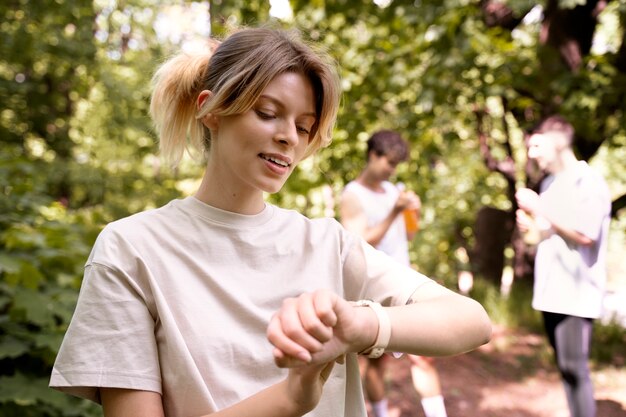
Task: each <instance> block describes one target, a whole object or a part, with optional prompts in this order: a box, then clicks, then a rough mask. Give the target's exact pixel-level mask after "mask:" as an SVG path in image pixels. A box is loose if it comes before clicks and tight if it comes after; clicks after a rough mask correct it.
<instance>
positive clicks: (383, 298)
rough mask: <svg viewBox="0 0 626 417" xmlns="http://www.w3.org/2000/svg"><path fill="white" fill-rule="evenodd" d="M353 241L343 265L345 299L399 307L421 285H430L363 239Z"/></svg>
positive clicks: (355, 237) (422, 277)
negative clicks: (370, 301)
mask: <svg viewBox="0 0 626 417" xmlns="http://www.w3.org/2000/svg"><path fill="white" fill-rule="evenodd" d="M352 239H353V242H352V244H351V245H350V246H349V248H348V253H347V256H346V258H345V261H344V265H343V273H344V293H345V296H346V299H348V300H350V301H354V300H359V299H370V300H373V301H377V302H379V303H381V304H382V305H385V306H399V305H404V304H406V303H407V302H408V301H409V299H410V297H411V296H412V295H413V293H414V292H415V291H416V290H417V288H418V287H419V286H420V285H422V284H424V283H426V282H432V280H431V279H430V278H428V277H426V276H424V275H422V274H420V273H419V272H417V271H415V270H414V269H412V268H410V267H409V266H405V265H403V264H401V263H399V262H397V261H395V260H394V259H393V258H391V257H390V256H388V255H387V254H385V253H384V252H382V251H379V250H377V249H375V248H374V247H372V246H371V245H369V244H368V243H367V242H366V241H365V240H363V239H362V238H360V237H358V236H352Z"/></svg>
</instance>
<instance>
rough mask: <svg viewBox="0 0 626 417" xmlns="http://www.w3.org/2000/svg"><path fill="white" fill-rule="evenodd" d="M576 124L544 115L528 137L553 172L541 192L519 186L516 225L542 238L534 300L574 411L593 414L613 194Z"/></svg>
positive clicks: (579, 415)
mask: <svg viewBox="0 0 626 417" xmlns="http://www.w3.org/2000/svg"><path fill="white" fill-rule="evenodd" d="M573 139H574V127H573V126H572V125H571V124H570V123H569V122H568V121H567V120H566V119H565V118H563V117H562V116H560V115H554V116H550V117H548V118H546V119H545V120H543V121H542V122H541V123H540V124H539V126H538V127H537V128H536V129H535V130H534V131H533V132H532V134H531V135H530V137H529V139H528V157H529V158H530V159H532V160H533V161H535V162H536V163H537V164H538V166H539V168H541V169H542V170H544V171H545V172H547V173H548V174H549V175H548V176H547V177H546V178H545V179H544V180H543V181H542V183H541V190H540V193H539V194H537V193H536V192H534V191H533V190H530V189H528V188H522V189H520V190H518V191H517V193H516V199H517V203H518V205H519V209H518V210H517V224H518V227H519V229H520V231H522V232H524V233H527V234H528V235H530V236H536V240H537V254H536V257H535V280H534V288H533V300H532V306H533V308H534V309H536V310H539V311H541V312H542V314H543V318H544V325H545V329H546V333H547V335H548V339H549V341H550V344H551V345H552V347H553V350H554V353H555V356H556V361H557V366H558V369H559V371H560V373H561V377H562V380H563V384H564V387H565V393H566V396H567V402H568V405H569V409H570V413H571V416H572V417H593V416H595V414H596V405H595V400H594V397H593V386H592V382H591V376H590V371H589V365H588V360H589V350H590V345H591V333H592V327H593V320H594V319H597V318H599V317H600V315H601V313H602V300H603V296H604V290H605V286H606V249H607V242H608V240H607V238H608V232H609V222H610V212H611V199H610V195H609V190H608V187H607V185H606V183H605V181H604V179H603V178H602V177H601V176H600V175H599V174H597V173H595V172H594V171H593V170H592V169H591V168H590V167H589V165H587V163H586V162H584V161H579V160H578V159H577V158H576V156H575V154H574V151H573V150H572V142H573Z"/></svg>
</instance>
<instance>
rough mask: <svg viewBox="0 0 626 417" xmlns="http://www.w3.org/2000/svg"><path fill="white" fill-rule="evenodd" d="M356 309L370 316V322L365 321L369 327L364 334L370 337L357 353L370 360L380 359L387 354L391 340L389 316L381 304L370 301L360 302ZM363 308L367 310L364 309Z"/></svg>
mask: <svg viewBox="0 0 626 417" xmlns="http://www.w3.org/2000/svg"><path fill="white" fill-rule="evenodd" d="M355 307H358V308H359V309H360V310H361V311H362V313H365V314H367V315H368V316H369V319H368V320H364V323H368V324H369V325H368V326H367V328H365V329H364V332H363V333H364V334H366V335H368V336H367V338H366V339H365V345H361V346H360V347H359V349H358V350H357V352H358V353H359V354H360V355H367V356H368V357H369V358H379V357H380V356H382V354H383V353H384V352H385V349H386V348H387V346H388V345H389V340H390V339H391V322H390V321H389V316H388V314H387V312H386V311H385V309H384V308H383V307H382V306H381V305H380V304H379V303H376V302H373V301H370V300H359V301H357V302H356V304H355ZM362 307H366V308H365V309H362ZM372 313H373V314H372ZM372 335H373V336H372Z"/></svg>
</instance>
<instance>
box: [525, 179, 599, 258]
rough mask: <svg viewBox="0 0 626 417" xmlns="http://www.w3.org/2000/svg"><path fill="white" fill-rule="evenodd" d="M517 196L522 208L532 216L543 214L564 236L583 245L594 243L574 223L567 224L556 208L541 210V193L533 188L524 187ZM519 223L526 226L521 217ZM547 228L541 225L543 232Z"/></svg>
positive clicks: (555, 229)
mask: <svg viewBox="0 0 626 417" xmlns="http://www.w3.org/2000/svg"><path fill="white" fill-rule="evenodd" d="M515 197H516V199H517V204H518V205H519V206H520V209H522V210H524V211H525V212H526V213H528V214H530V215H531V216H534V217H538V216H541V217H542V218H543V219H545V221H547V222H548V223H549V225H550V227H551V228H552V230H553V231H554V232H555V233H557V234H559V235H560V236H561V237H562V238H564V239H566V240H568V241H570V242H573V243H576V244H578V245H581V246H589V245H592V244H593V243H594V240H593V239H591V238H590V237H588V236H586V235H584V234H582V233H580V232H579V231H577V230H575V229H574V226H573V225H570V224H567V222H566V220H565V217H564V216H558V215H557V213H555V212H554V210H540V203H539V195H538V194H537V193H536V192H534V191H533V190H530V189H528V188H522V189H520V190H518V191H517V193H516V194H515ZM535 221H536V220H535ZM518 224H519V225H521V226H522V227H525V226H524V225H523V224H521V223H520V221H519V219H518ZM540 226H541V225H540ZM545 229H546V227H540V230H541V232H542V233H545Z"/></svg>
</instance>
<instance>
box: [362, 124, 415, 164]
mask: <svg viewBox="0 0 626 417" xmlns="http://www.w3.org/2000/svg"><path fill="white" fill-rule="evenodd" d="M372 151H373V152H375V153H376V155H378V156H382V155H385V156H392V157H393V158H394V159H395V160H396V161H397V162H401V161H406V159H407V158H408V157H409V144H408V143H407V142H406V141H405V140H404V139H403V138H402V136H401V135H400V133H398V132H396V131H394V130H379V131H378V132H376V133H374V134H373V135H372V136H371V137H370V138H369V139H368V140H367V158H368V159H369V155H370V152H372Z"/></svg>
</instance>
